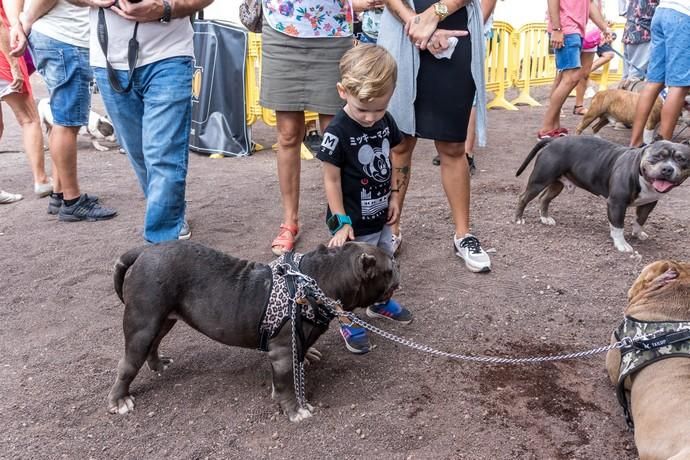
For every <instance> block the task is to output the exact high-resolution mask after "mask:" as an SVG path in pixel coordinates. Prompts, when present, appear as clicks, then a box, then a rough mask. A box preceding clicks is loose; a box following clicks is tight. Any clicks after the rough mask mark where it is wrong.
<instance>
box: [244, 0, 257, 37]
mask: <svg viewBox="0 0 690 460" xmlns="http://www.w3.org/2000/svg"><path fill="white" fill-rule="evenodd" d="M262 1H263V0H242V3H240V22H241V23H242V25H244V27H246V28H247V30H249V31H250V32H254V33H257V34H260V33H261V2H262Z"/></svg>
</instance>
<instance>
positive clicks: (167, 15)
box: [159, 0, 172, 24]
mask: <svg viewBox="0 0 690 460" xmlns="http://www.w3.org/2000/svg"><path fill="white" fill-rule="evenodd" d="M171 19H172V7H171V6H170V2H169V1H168V0H163V16H162V17H161V18H160V19H159V21H160V22H162V23H163V24H167V23H169V22H170V20H171Z"/></svg>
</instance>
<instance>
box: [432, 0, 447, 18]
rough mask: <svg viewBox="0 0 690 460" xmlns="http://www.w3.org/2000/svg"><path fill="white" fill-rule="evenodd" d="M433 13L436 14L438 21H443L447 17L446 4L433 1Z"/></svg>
mask: <svg viewBox="0 0 690 460" xmlns="http://www.w3.org/2000/svg"><path fill="white" fill-rule="evenodd" d="M434 13H436V16H438V20H439V22H440V21H443V20H444V19H446V18H447V17H448V6H446V5H445V4H444V3H443V2H441V1H439V2H436V3H434Z"/></svg>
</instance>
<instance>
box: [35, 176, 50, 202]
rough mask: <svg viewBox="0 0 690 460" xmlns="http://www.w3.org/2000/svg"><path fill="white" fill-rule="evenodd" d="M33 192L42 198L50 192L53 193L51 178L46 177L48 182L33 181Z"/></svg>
mask: <svg viewBox="0 0 690 460" xmlns="http://www.w3.org/2000/svg"><path fill="white" fill-rule="evenodd" d="M34 193H35V194H36V195H37V196H38V197H39V198H43V197H46V196H48V195H50V194H51V193H53V179H52V178H50V177H49V178H48V182H46V183H45V184H39V183H37V182H34Z"/></svg>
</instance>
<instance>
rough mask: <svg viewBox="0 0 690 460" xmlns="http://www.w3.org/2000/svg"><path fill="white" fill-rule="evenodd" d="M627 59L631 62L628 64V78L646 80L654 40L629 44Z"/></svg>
mask: <svg viewBox="0 0 690 460" xmlns="http://www.w3.org/2000/svg"><path fill="white" fill-rule="evenodd" d="M626 50H627V53H626V54H625V57H626V59H628V60H629V61H630V63H631V64H633V65H634V67H633V66H632V65H628V79H629V80H644V79H645V77H646V76H647V71H648V68H649V59H650V56H651V50H652V42H644V43H638V44H637V45H627V47H626Z"/></svg>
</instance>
